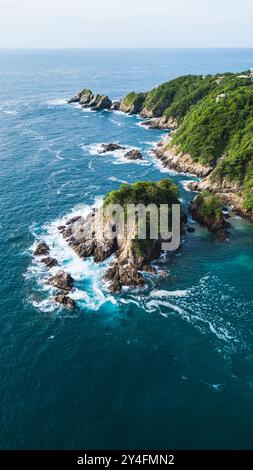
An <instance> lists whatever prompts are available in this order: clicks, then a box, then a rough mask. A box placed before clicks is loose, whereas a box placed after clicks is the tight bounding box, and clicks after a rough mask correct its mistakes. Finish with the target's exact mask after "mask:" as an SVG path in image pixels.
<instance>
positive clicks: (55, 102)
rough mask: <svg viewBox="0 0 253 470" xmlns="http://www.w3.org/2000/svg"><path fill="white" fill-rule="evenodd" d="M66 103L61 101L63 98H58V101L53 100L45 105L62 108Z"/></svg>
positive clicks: (66, 101)
mask: <svg viewBox="0 0 253 470" xmlns="http://www.w3.org/2000/svg"><path fill="white" fill-rule="evenodd" d="M67 103H68V100H66V99H63V98H58V99H53V100H49V101H47V104H48V105H49V106H64V105H65V104H67Z"/></svg>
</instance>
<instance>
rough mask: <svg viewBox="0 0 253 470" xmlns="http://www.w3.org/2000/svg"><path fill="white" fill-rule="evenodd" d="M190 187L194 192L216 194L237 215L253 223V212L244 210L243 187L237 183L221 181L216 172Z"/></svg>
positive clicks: (190, 184)
mask: <svg viewBox="0 0 253 470" xmlns="http://www.w3.org/2000/svg"><path fill="white" fill-rule="evenodd" d="M188 187H189V189H191V190H192V191H198V192H203V191H209V192H211V193H213V194H216V195H217V196H218V197H219V198H220V199H221V201H222V202H223V203H224V204H228V205H229V206H230V207H232V209H233V211H234V212H235V213H236V214H238V215H240V216H242V217H244V218H246V219H248V220H250V221H253V213H252V211H251V210H247V209H245V208H244V201H243V197H242V195H241V190H242V187H241V186H240V183H238V182H237V181H230V180H229V179H227V178H224V177H223V178H222V179H220V178H218V177H217V175H216V174H215V172H214V173H211V174H210V175H209V176H208V177H207V178H204V179H203V180H202V181H199V182H191V183H189V185H188Z"/></svg>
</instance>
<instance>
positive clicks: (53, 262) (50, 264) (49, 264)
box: [41, 256, 58, 268]
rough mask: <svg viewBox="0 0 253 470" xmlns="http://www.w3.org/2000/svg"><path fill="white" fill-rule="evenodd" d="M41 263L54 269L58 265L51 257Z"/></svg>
mask: <svg viewBox="0 0 253 470" xmlns="http://www.w3.org/2000/svg"><path fill="white" fill-rule="evenodd" d="M41 262H42V263H43V264H45V265H46V266H47V267H48V268H53V267H54V266H57V265H58V262H57V260H56V259H55V258H50V256H49V257H47V258H43V259H42V260H41Z"/></svg>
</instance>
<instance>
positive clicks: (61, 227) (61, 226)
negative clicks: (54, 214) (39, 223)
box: [57, 225, 66, 232]
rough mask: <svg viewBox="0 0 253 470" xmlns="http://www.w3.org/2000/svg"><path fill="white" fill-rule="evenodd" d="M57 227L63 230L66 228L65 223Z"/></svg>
mask: <svg viewBox="0 0 253 470" xmlns="http://www.w3.org/2000/svg"><path fill="white" fill-rule="evenodd" d="M57 228H58V230H59V231H60V232H61V231H62V230H65V228H66V226H65V225H59V227H57Z"/></svg>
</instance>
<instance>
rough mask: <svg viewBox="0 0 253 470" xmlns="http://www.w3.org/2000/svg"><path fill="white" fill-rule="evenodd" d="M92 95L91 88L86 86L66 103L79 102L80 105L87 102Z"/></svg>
mask: <svg viewBox="0 0 253 470" xmlns="http://www.w3.org/2000/svg"><path fill="white" fill-rule="evenodd" d="M93 97H94V95H93V93H92V91H91V90H88V89H87V88H84V89H83V90H82V91H80V92H79V93H77V94H76V95H75V96H74V97H73V98H70V100H68V103H70V104H71V103H80V104H82V105H86V104H88V103H89V102H90V101H91V100H92V99H93Z"/></svg>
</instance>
